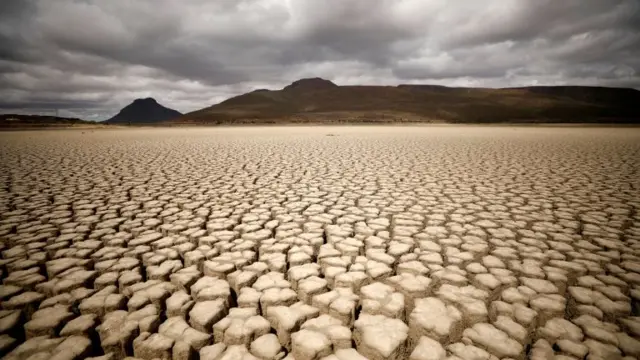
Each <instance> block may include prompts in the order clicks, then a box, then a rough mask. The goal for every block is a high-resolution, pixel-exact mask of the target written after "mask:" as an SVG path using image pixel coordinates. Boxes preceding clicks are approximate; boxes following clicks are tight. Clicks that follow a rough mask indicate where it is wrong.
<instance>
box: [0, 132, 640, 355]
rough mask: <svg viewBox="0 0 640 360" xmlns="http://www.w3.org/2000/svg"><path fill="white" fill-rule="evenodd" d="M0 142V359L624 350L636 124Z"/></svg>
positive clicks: (634, 317) (634, 318) (636, 339)
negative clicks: (582, 127) (620, 125)
mask: <svg viewBox="0 0 640 360" xmlns="http://www.w3.org/2000/svg"><path fill="white" fill-rule="evenodd" d="M329 135H330V136H329ZM0 153H1V154H2V155H1V157H0V169H1V171H0V187H1V188H0V213H1V216H0V254H1V256H0V279H1V280H2V285H0V304H1V305H0V356H2V357H4V358H5V359H12V360H13V359H15V360H17V359H21V360H22V359H30V360H37V359H47V360H49V359H56V360H61V359H84V358H93V359H104V360H117V359H124V358H127V357H128V358H130V359H132V358H137V359H176V360H177V359H180V360H182V359H185V360H186V359H198V358H199V359H202V360H214V359H265V360H267V359H283V358H284V359H296V360H312V359H326V360H348V359H374V360H382V359H412V360H427V359H428V360H441V359H449V360H495V359H521V360H522V359H535V360H542V359H557V360H570V359H589V360H597V359H605V360H619V359H625V360H630V359H638V358H640V317H639V316H640V303H639V301H640V213H639V212H638V209H639V208H640V132H639V131H638V130H637V129H605V128H586V129H581V128H553V127H531V128H520V127H457V126H442V127H437V126H434V127H318V128H306V127H288V128H283V127H270V128H217V129H133V130H102V131H93V132H90V131H85V132H81V131H34V132H15V133H2V134H0Z"/></svg>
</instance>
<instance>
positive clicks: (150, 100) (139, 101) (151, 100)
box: [133, 97, 158, 104]
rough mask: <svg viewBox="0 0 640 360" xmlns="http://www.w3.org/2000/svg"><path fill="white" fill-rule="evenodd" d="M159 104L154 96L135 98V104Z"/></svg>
mask: <svg viewBox="0 0 640 360" xmlns="http://www.w3.org/2000/svg"><path fill="white" fill-rule="evenodd" d="M144 103H146V104H157V103H158V102H157V101H156V99H154V98H152V97H148V98H140V99H135V100H133V104H144Z"/></svg>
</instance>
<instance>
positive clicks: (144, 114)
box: [106, 97, 182, 124]
mask: <svg viewBox="0 0 640 360" xmlns="http://www.w3.org/2000/svg"><path fill="white" fill-rule="evenodd" d="M180 115H182V114H181V113H179V112H178V111H176V110H173V109H169V108H166V107H164V106H162V105H160V104H159V103H158V102H157V101H156V99H154V98H152V97H148V98H141V99H135V100H134V101H133V102H132V103H131V104H129V105H127V106H125V107H124V108H122V110H120V112H119V113H118V114H117V115H116V116H114V117H112V118H111V119H109V120H107V121H106V122H107V123H113V124H122V123H157V122H162V121H167V120H171V119H174V118H177V117H178V116H180Z"/></svg>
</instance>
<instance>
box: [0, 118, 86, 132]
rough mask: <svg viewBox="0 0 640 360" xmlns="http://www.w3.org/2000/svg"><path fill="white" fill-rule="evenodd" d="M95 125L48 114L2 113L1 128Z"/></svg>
mask: <svg viewBox="0 0 640 360" xmlns="http://www.w3.org/2000/svg"><path fill="white" fill-rule="evenodd" d="M80 125H87V126H95V125H96V123H95V122H93V121H85V120H80V119H76V118H65V117H57V116H48V115H21V114H0V129H20V128H47V127H49V128H51V127H70V126H80Z"/></svg>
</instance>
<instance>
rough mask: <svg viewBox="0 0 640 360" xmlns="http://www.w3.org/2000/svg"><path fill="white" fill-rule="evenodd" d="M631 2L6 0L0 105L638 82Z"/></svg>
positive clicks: (639, 39)
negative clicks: (304, 83) (288, 90)
mask: <svg viewBox="0 0 640 360" xmlns="http://www.w3.org/2000/svg"><path fill="white" fill-rule="evenodd" d="M639 11H640V6H639V2H638V1H637V0H611V1H602V0H563V1H556V0H481V1H477V0H473V1H472V0H460V1H455V2H452V1H446V0H377V1H370V0H242V1H210V0H185V1H179V2H178V1H172V0H137V1H135V2H134V1H129V0H109V1H99V0H2V1H0V108H2V109H3V111H8V110H12V111H21V112H25V111H27V112H28V111H29V110H30V109H32V110H33V111H36V110H39V109H40V110H42V109H46V108H54V109H62V110H66V111H68V112H69V113H73V114H76V115H78V116H86V117H89V118H106V117H109V116H111V115H113V114H114V113H116V112H117V110H118V109H119V108H120V107H121V106H123V105H125V104H126V103H128V102H130V101H131V100H133V99H135V98H137V97H147V96H153V97H155V98H157V99H158V100H159V101H160V102H161V103H163V104H165V105H167V106H170V107H174V108H176V109H178V110H180V111H191V110H195V109H198V108H201V107H204V106H208V105H210V104H212V103H215V102H218V101H220V100H222V99H224V98H226V97H229V96H233V95H235V94H238V93H242V92H245V91H250V90H253V89H256V88H271V89H274V88H280V87H282V86H284V85H286V84H288V83H290V82H291V81H293V80H296V79H298V78H300V77H308V76H322V77H325V78H329V79H331V80H333V81H335V82H336V83H339V84H398V83H434V84H442V85H452V86H460V85H463V86H464V85H469V86H490V87H501V86H524V85H531V84H554V85H555V84H579V85H606V86H627V87H636V88H639V87H640V77H639V75H638V73H639V71H640V60H638V59H640V52H639V51H638V49H640V12H639Z"/></svg>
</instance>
